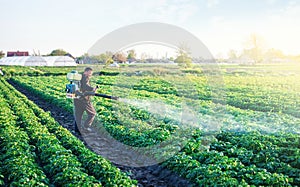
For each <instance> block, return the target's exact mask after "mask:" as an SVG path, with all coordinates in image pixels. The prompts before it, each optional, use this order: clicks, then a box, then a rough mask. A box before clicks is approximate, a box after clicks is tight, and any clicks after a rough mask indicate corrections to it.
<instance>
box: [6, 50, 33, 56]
mask: <svg viewBox="0 0 300 187" xmlns="http://www.w3.org/2000/svg"><path fill="white" fill-rule="evenodd" d="M12 56H29V53H28V51H8V52H7V57H12Z"/></svg>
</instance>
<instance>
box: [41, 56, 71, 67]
mask: <svg viewBox="0 0 300 187" xmlns="http://www.w3.org/2000/svg"><path fill="white" fill-rule="evenodd" d="M44 59H45V60H46V62H47V66H76V63H75V60H74V59H73V58H71V57H69V56H46V57H44Z"/></svg>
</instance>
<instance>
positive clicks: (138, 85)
mask: <svg viewBox="0 0 300 187" xmlns="http://www.w3.org/2000/svg"><path fill="white" fill-rule="evenodd" d="M288 78H290V79H291V81H292V82H295V80H297V78H295V77H288ZM288 78H286V77H272V81H273V84H272V85H271V86H272V87H263V86H261V87H258V86H257V79H255V78H253V77H247V79H246V78H243V77H242V78H241V77H234V76H227V77H224V80H219V82H216V83H214V81H218V80H208V79H214V77H208V78H207V77H204V76H203V75H202V76H192V75H184V77H182V76H177V77H168V76H166V77H163V78H157V77H142V78H141V77H138V76H136V77H135V76H131V77H125V76H101V77H100V78H99V79H98V80H97V81H96V83H98V84H103V85H110V86H119V87H125V88H130V89H134V90H147V91H150V92H154V93H158V94H172V95H176V96H179V97H185V98H191V99H196V100H199V99H200V100H207V101H213V100H215V101H220V102H223V103H227V104H229V105H231V106H234V107H238V108H242V109H250V110H254V111H262V112H281V113H286V114H290V115H293V116H296V117H300V116H299V113H298V111H299V109H300V108H299V106H298V104H297V103H299V102H300V100H299V94H298V93H299V90H298V91H297V90H294V91H292V92H291V89H289V90H287V89H279V88H278V89H276V90H274V88H273V86H274V84H275V83H277V84H280V83H281V82H285V83H286V81H285V79H288ZM260 80H261V79H260ZM222 81H223V82H222ZM265 81H266V82H267V83H268V81H269V80H268V79H266V80H265ZM274 82H275V83H274ZM238 83H240V84H238ZM263 83H264V82H263ZM263 83H260V84H263ZM295 83H296V84H297V85H298V82H295ZM277 87H278V85H277ZM296 88H299V86H298V87H296ZM222 89H223V90H224V89H225V90H226V92H223V97H222V95H221V96H220V95H218V94H220V91H222ZM216 92H217V93H216ZM245 93H246V94H245Z"/></svg>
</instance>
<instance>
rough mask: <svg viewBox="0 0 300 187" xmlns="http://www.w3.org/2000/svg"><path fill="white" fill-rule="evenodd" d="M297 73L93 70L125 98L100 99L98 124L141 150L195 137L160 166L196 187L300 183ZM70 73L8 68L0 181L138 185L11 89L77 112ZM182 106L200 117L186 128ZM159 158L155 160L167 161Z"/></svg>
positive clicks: (287, 69)
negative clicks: (68, 92)
mask: <svg viewBox="0 0 300 187" xmlns="http://www.w3.org/2000/svg"><path fill="white" fill-rule="evenodd" d="M299 67H300V65H295V64H292V65H280V64H276V65H256V66H237V65H223V66H221V68H220V72H219V73H220V74H219V76H218V77H216V76H215V75H211V77H209V76H208V75H210V73H211V72H204V71H201V70H200V69H198V70H197V71H196V70H184V71H182V72H181V73H180V74H178V72H176V71H175V70H174V69H168V67H165V66H164V67H156V68H154V69H153V68H152V67H151V68H149V69H150V70H149V69H147V68H145V67H130V66H129V67H122V68H123V69H122V68H121V70H119V71H120V72H118V71H117V70H115V69H103V68H102V69H100V70H99V71H100V73H99V71H96V72H95V73H94V77H93V79H92V84H93V85H96V84H97V85H99V87H100V88H99V89H98V92H99V93H103V94H109V95H116V96H118V97H120V100H119V101H112V100H107V99H103V98H99V97H94V98H93V103H94V106H95V108H96V111H97V117H98V119H99V120H100V121H101V123H95V124H94V125H95V126H97V125H101V126H103V127H104V128H105V129H106V130H107V132H108V133H109V134H110V135H111V136H112V137H113V138H114V139H116V140H118V141H119V142H122V143H124V144H126V145H128V146H132V147H135V148H137V149H138V148H139V147H151V146H152V145H156V144H160V143H163V142H164V141H168V140H169V139H171V138H174V137H175V138H174V139H176V138H177V136H178V138H179V139H180V140H181V138H182V137H180V136H181V134H180V133H177V132H178V130H181V131H183V132H184V133H190V134H191V135H190V136H188V137H187V138H186V137H184V138H186V144H185V145H184V147H181V148H180V149H178V151H177V152H176V154H174V155H172V157H170V158H168V159H166V160H164V161H163V162H162V163H160V166H162V167H164V168H167V169H169V170H170V171H172V172H174V173H176V174H177V175H179V176H180V177H182V178H184V179H186V180H188V181H189V182H190V184H191V186H213V185H219V186H300V113H299V111H300V83H299V81H298V80H300V70H299ZM5 68H6V67H4V68H3V69H5ZM10 68H11V67H10ZM78 69H79V68H78ZM124 69H126V71H125V70H124ZM137 69H138V71H137ZM33 70H34V73H33ZM70 70H71V68H70V69H68V68H64V69H59V68H35V69H29V68H27V69H26V68H25V69H22V68H20V67H15V68H11V69H9V68H7V69H6V72H5V73H6V75H7V77H6V78H5V79H4V78H1V82H0V87H1V91H0V95H1V97H0V98H1V107H0V112H1V118H0V122H1V123H0V125H1V128H0V135H1V136H0V137H1V143H0V146H1V147H0V150H1V155H2V156H1V157H0V160H1V162H2V163H3V164H2V166H1V168H0V185H1V184H2V185H4V186H6V185H10V184H11V185H14V184H15V185H26V184H34V185H41V186H42V185H44V186H49V185H57V186H67V185H69V184H77V186H80V185H82V184H87V186H101V185H102V186H113V185H116V186H133V185H136V184H137V182H139V181H137V182H136V181H135V180H132V179H130V178H129V177H128V176H127V175H126V174H125V173H123V172H121V171H120V170H119V169H118V168H116V167H115V166H114V165H113V164H112V163H111V162H110V161H108V160H107V159H105V158H103V157H102V156H100V155H97V154H95V153H93V152H92V151H90V150H89V149H88V148H86V147H85V146H84V144H83V143H82V142H81V141H80V140H78V139H77V138H75V137H74V136H73V135H72V134H71V133H70V132H69V131H68V130H67V129H65V128H63V127H61V126H60V125H59V124H58V123H57V122H56V121H55V119H54V118H52V117H51V116H50V114H49V113H47V112H44V111H43V110H42V109H40V108H39V107H38V106H37V105H35V104H34V103H33V102H31V101H30V100H28V99H27V98H26V97H25V96H23V95H22V94H21V93H19V92H18V91H16V90H15V89H14V88H13V87H12V86H11V85H10V84H9V83H13V84H15V85H18V87H21V88H23V89H25V90H27V91H28V92H29V93H30V94H32V95H35V96H37V97H39V98H40V99H41V100H44V101H46V102H47V103H49V105H53V106H57V107H60V108H63V109H64V110H65V111H66V113H68V114H69V115H72V112H73V104H72V100H70V99H67V98H66V97H65V90H64V89H65V84H67V83H68V82H67V80H66V76H65V75H64V74H66V73H67V72H68V71H70ZM127 70H128V71H127ZM133 70H134V71H133ZM174 72H176V75H174ZM99 74H101V75H99ZM220 77H221V79H220ZM216 80H217V81H219V82H218V83H216V84H215V83H214V81H216ZM220 80H221V82H220ZM7 81H8V82H7ZM182 103H184V105H183V104H182ZM156 105H158V106H160V105H161V106H165V110H164V111H160V109H159V107H157V106H156ZM185 105H186V106H188V111H191V113H192V116H193V117H194V118H195V119H196V120H191V122H190V121H189V120H187V123H189V125H191V126H188V128H185V124H184V123H183V122H182V121H184V120H185V118H184V119H183V120H182V119H181V118H180V115H176V114H181V112H184V110H185V108H184V106H185ZM161 112H162V113H163V114H161ZM174 114H175V115H174ZM178 116H179V117H178ZM190 123H192V124H190ZM12 145H13V146H12ZM49 145H51V146H49ZM15 149H17V150H19V151H17V152H16V151H14V150H15ZM167 149H170V150H173V147H167ZM152 154H153V156H154V157H155V158H156V159H158V160H159V159H160V158H161V156H162V155H161V154H160V152H158V153H155V152H154V153H152ZM46 158H47V159H46ZM48 158H51V159H48ZM23 159H26V161H24V160H23ZM18 164H21V165H18ZM17 165H18V167H16V166H17ZM103 165H105V167H103ZM21 166H22V167H21ZM9 168H10V169H9ZM75 186H76V185H75Z"/></svg>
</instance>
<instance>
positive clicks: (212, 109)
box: [12, 76, 300, 133]
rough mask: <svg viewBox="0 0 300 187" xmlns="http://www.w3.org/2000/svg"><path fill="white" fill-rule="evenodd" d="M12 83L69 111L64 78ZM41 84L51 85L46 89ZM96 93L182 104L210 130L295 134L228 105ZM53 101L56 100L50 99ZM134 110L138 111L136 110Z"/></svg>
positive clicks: (279, 119) (293, 125) (271, 119)
mask: <svg viewBox="0 0 300 187" xmlns="http://www.w3.org/2000/svg"><path fill="white" fill-rule="evenodd" d="M12 80H13V81H15V82H17V83H18V84H21V85H23V86H26V87H27V89H29V90H33V92H38V95H40V94H43V98H44V99H45V100H47V101H48V102H49V103H53V104H55V105H58V106H61V107H63V108H65V109H66V110H70V108H71V107H70V106H71V105H72V102H71V100H68V99H66V98H65V96H64V93H63V91H64V90H63V89H64V87H65V83H64V81H65V77H61V76H59V77H36V78H32V77H15V78H13V79H12ZM44 82H53V83H52V84H50V85H49V84H47V85H46V84H44ZM99 91H100V92H101V93H106V94H113V95H117V96H120V97H121V98H127V99H128V100H129V104H132V103H130V101H135V100H141V101H147V100H150V102H152V101H162V102H163V103H165V104H166V105H171V106H175V107H177V108H178V107H179V108H180V107H182V104H183V103H186V104H187V105H188V106H189V107H191V108H192V109H193V110H194V112H195V113H196V115H197V118H198V119H202V120H201V125H202V124H209V126H210V124H211V121H218V123H219V125H220V126H222V127H224V128H225V129H238V130H253V129H255V130H262V131H269V130H270V131H288V132H297V131H298V132H299V128H298V126H299V125H298V124H299V123H300V119H299V118H295V117H292V116H290V115H285V114H279V113H272V112H271V113H269V112H268V113H265V112H256V111H251V110H242V109H239V108H235V107H232V106H229V105H226V106H222V105H218V104H214V103H212V102H211V101H203V100H198V101H196V100H189V99H183V98H181V97H177V96H175V95H172V94H171V95H170V94H157V93H154V92H148V91H146V90H130V89H128V88H120V87H116V86H105V85H100V88H99ZM53 97H55V98H56V99H53ZM99 106H101V104H100V105H99ZM134 106H136V104H135V105H134ZM136 107H138V108H139V106H136ZM70 112H72V110H70ZM211 125H213V124H211ZM270 128H272V129H270ZM299 133H300V132H299Z"/></svg>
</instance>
